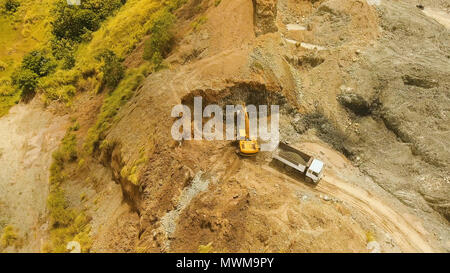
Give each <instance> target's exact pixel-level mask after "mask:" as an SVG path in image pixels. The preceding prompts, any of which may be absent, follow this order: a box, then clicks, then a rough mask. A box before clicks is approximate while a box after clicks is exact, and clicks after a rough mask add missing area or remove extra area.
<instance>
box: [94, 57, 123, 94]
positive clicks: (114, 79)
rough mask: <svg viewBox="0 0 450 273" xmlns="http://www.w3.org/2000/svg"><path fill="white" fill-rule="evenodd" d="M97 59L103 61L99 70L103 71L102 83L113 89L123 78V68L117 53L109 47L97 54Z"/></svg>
mask: <svg viewBox="0 0 450 273" xmlns="http://www.w3.org/2000/svg"><path fill="white" fill-rule="evenodd" d="M96 58H97V59H98V60H102V61H103V65H102V67H101V68H100V71H101V72H102V73H103V78H102V84H103V85H104V86H106V87H109V88H110V89H114V88H115V87H116V86H117V85H118V84H119V82H120V80H121V79H122V78H123V76H124V74H125V70H124V68H123V66H122V63H121V62H120V60H119V58H118V57H117V55H116V54H115V53H114V52H112V51H111V50H109V49H106V50H104V51H103V52H102V53H100V54H99V55H97V57H96Z"/></svg>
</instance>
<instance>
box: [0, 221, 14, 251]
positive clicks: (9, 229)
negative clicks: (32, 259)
mask: <svg viewBox="0 0 450 273" xmlns="http://www.w3.org/2000/svg"><path fill="white" fill-rule="evenodd" d="M18 240H19V237H18V236H17V233H16V231H15V229H14V227H13V226H10V225H8V226H6V227H5V228H4V229H3V234H2V237H1V238H0V244H1V246H2V248H6V247H8V246H12V245H17V243H18Z"/></svg>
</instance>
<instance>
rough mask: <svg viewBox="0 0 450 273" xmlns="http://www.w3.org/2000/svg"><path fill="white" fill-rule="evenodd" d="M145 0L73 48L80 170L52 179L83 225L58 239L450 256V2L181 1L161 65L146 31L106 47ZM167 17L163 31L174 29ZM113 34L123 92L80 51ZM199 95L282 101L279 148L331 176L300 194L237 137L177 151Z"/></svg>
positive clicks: (302, 187)
mask: <svg viewBox="0 0 450 273" xmlns="http://www.w3.org/2000/svg"><path fill="white" fill-rule="evenodd" d="M141 2H142V3H141ZM143 2H145V1H129V3H126V4H125V5H124V6H123V7H121V8H120V9H118V11H117V13H115V14H114V15H113V16H111V17H109V18H108V19H107V20H106V21H105V22H104V23H102V24H103V27H102V28H100V29H99V30H98V31H97V32H96V31H94V32H93V33H92V35H93V36H92V37H93V38H92V40H91V41H90V42H87V43H85V44H81V45H80V50H81V51H79V52H78V53H77V54H79V55H78V56H79V57H77V58H79V59H80V61H78V59H77V62H78V63H81V64H83V65H84V64H85V65H86V67H87V68H86V71H83V69H84V68H80V69H81V71H82V73H81V75H82V76H81V77H80V78H83V79H82V80H80V82H81V83H80V84H76V89H77V93H76V95H75V96H74V97H73V99H71V101H70V105H71V107H70V109H67V108H66V109H65V110H60V111H63V112H68V113H70V115H71V118H72V120H73V121H76V127H77V128H76V130H75V129H74V126H75V124H72V126H71V127H70V128H68V133H67V134H66V137H65V138H64V139H66V140H67V139H69V138H67V136H70V135H73V136H74V137H73V138H74V139H75V140H76V141H75V143H74V144H73V146H75V147H76V149H75V150H76V151H77V152H76V155H77V159H76V161H75V160H73V161H70V160H64V159H63V161H64V163H63V166H62V167H61V168H62V170H63V172H64V174H65V175H64V179H62V180H61V182H60V183H59V184H58V185H60V186H61V188H62V189H64V192H65V199H66V200H67V202H68V204H69V207H70V208H73V210H74V212H73V213H76V214H78V213H79V215H83V217H82V219H83V220H79V221H81V222H82V223H83V225H81V226H76V227H74V229H76V230H77V231H76V232H75V233H74V234H70V235H68V236H66V237H65V239H64V240H63V242H64V243H65V242H66V241H68V240H72V239H75V240H79V241H82V242H83V243H82V244H83V251H95V252H103V251H117V252H135V251H138V252H140V251H143V252H196V251H198V249H199V247H200V246H202V245H203V246H205V245H208V244H210V243H211V246H212V251H217V252H262V251H269V252H280V251H282V252H323V251H326V252H341V251H342V252H366V251H369V250H367V249H366V245H367V242H368V241H371V240H374V238H375V240H376V241H377V242H378V243H379V244H380V245H381V249H382V251H385V252H398V251H404V252H417V251H418V252H422V251H425V252H430V251H448V250H449V248H450V245H449V244H450V233H449V229H448V220H449V217H450V207H449V203H448V202H449V197H450V185H449V181H448V177H449V169H450V167H449V163H450V162H449V161H448V160H449V158H450V151H449V149H448V139H450V136H449V128H448V126H449V124H450V120H449V116H448V115H449V113H448V110H449V109H448V108H449V107H448V106H449V105H450V96H449V90H450V89H449V87H450V81H449V79H450V56H449V52H450V48H449V45H450V43H449V39H450V38H449V37H450V36H449V29H448V25H447V26H446V25H445V16H444V18H443V17H442V16H443V15H442V14H447V15H448V13H445V12H448V10H449V6H448V4H446V3H445V1H442V2H439V1H438V2H437V3H435V2H436V1H428V2H429V3H428V2H427V1H424V2H426V3H424V5H425V10H421V9H418V8H417V7H416V4H415V2H414V1H395V2H393V1H363V0H351V1H349V0H326V1H325V0H323V1H322V0H317V1H305V0H278V1H276V0H253V1H249V0H227V1H225V0H222V1H220V0H219V1H201V0H192V1H186V2H185V3H182V4H180V5H179V6H176V8H174V9H173V15H174V18H176V20H175V21H174V22H175V23H174V24H175V25H174V26H173V27H172V33H173V39H171V40H170V43H171V45H172V46H171V48H170V50H166V49H164V50H163V51H161V52H162V53H163V56H162V57H163V61H162V63H161V65H160V64H159V63H158V65H150V66H149V67H150V68H147V67H148V61H147V60H145V59H148V58H147V57H146V55H147V54H148V52H149V49H148V46H147V43H148V41H151V40H152V39H153V38H152V37H155V35H156V34H154V32H151V31H149V32H144V31H136V37H137V38H136V42H135V43H134V44H133V45H128V44H127V42H126V41H125V39H120V38H118V40H117V44H119V46H117V45H115V42H114V41H115V40H114V39H113V38H112V37H113V36H114V37H120V35H119V34H120V33H122V35H126V34H124V33H125V32H120V31H117V32H114V29H115V28H113V26H116V25H117V24H118V23H119V21H120V18H122V17H123V16H124V14H125V13H130V12H132V11H134V10H136V11H137V10H139V8H140V7H141V6H140V5H142V7H143V5H144V3H143ZM150 2H151V1H150ZM152 3H153V2H152ZM148 5H151V3H148ZM156 7H157V6H156V4H155V8H154V10H152V9H151V8H150V7H149V8H148V14H150V15H151V16H150V19H147V20H148V22H153V23H149V24H150V25H152V27H150V29H153V30H155V28H154V26H155V25H157V24H156V23H154V22H163V23H164V22H166V21H162V20H160V21H158V20H159V19H155V18H160V17H155V16H156V15H154V14H157V13H158V12H160V11H158V8H156ZM140 10H142V8H141V9H140ZM436 10H439V11H444V13H439V14H440V15H439V16H441V17H436V14H437V13H436V12H435V11H436ZM123 18H124V17H123ZM168 18H169V17H168ZM168 20H169V19H168ZM136 21H138V19H136ZM163 23H162V24H163ZM124 24H130V26H133V24H139V25H141V26H142V25H146V24H147V21H146V19H145V17H144V16H142V21H141V22H128V21H127V22H125V21H124ZM105 29H106V30H108V31H106V30H105ZM108 33H110V34H108ZM115 35H117V36H115ZM102 37H103V38H102ZM102 39H105V40H106V43H107V44H108V45H111V48H112V49H113V50H115V52H116V54H118V56H119V57H120V62H121V63H122V64H123V65H124V66H125V69H126V72H125V76H124V78H123V79H122V81H121V82H120V83H119V84H118V85H117V87H116V88H115V89H113V88H112V89H111V90H108V89H105V90H103V92H100V93H94V92H93V90H99V89H98V86H97V85H96V79H99V78H100V77H101V76H102V75H103V74H100V73H97V72H96V71H99V70H96V69H97V68H95V67H93V68H91V66H89V59H88V57H83V56H88V55H89V54H90V55H92V54H91V52H95V50H96V49H97V47H98V46H99V45H100V42H101V40H102ZM84 49H86V51H85V52H89V53H87V54H85V55H84V54H83V53H82V52H84V51H83V50H84ZM125 49H126V50H125ZM166 51H167V52H166ZM150 52H152V54H154V50H153V51H150ZM152 56H153V57H152V59H151V61H150V62H153V61H154V60H155V59H154V58H155V55H152ZM144 57H145V58H144ZM75 67H78V66H75ZM88 71H93V72H92V75H91V74H87V76H86V74H83V73H88ZM96 73H97V74H96ZM102 73H103V72H102ZM195 96H202V98H203V104H204V106H205V105H206V104H213V103H214V104H219V105H221V106H224V105H227V104H240V103H242V102H246V103H247V104H255V105H261V104H263V105H271V104H276V105H280V110H281V111H280V113H281V115H280V136H281V140H282V141H286V142H288V143H290V144H291V145H293V146H296V147H298V148H301V149H302V150H304V151H306V152H308V153H310V154H312V155H314V156H316V157H318V158H320V159H321V160H323V161H324V162H325V164H326V170H325V176H324V178H323V181H321V182H320V183H319V185H317V186H312V185H310V184H308V183H305V182H304V181H303V179H302V178H301V177H298V176H297V175H295V173H293V172H292V171H290V170H288V169H286V168H284V167H283V166H280V165H278V164H276V163H275V162H273V161H271V157H270V153H265V152H262V153H260V154H259V155H258V156H257V157H255V158H250V159H248V158H245V159H244V158H241V157H239V156H238V155H236V153H235V149H236V145H235V143H233V142H230V141H205V140H203V141H183V142H178V141H175V140H173V138H172V136H171V127H172V124H173V122H174V121H175V119H174V118H173V117H171V111H172V108H173V106H175V105H177V104H180V103H182V104H185V105H188V106H189V107H192V106H193V98H194V97H195ZM54 104H57V105H59V104H58V103H54V102H52V103H51V105H54ZM94 133H96V134H94ZM94 136H95V137H94ZM64 139H63V144H62V146H61V147H65V146H64V145H66V146H67V141H66V142H65V141H64ZM64 143H66V144H64ZM89 147H90V149H89ZM60 149H62V148H60ZM86 151H87V152H86ZM54 161H55V160H54ZM51 176H52V173H51ZM75 211H76V212H75ZM50 214H51V213H50ZM50 219H51V218H50ZM74 219H75V218H74ZM76 219H79V218H78V217H77V218H76ZM44 222H45V221H43V220H41V224H43V223H44ZM87 227H88V228H87ZM47 231H48V234H49V235H48V236H47V238H44V239H43V241H46V240H47V241H50V242H52V243H50V246H46V245H45V243H43V244H42V248H43V249H44V250H47V251H57V250H58V248H57V244H56V243H55V242H56V241H57V240H55V239H54V238H55V236H56V238H59V237H57V236H58V235H55V232H54V230H52V227H51V221H50V226H49V227H48V230H47ZM52 232H53V233H52ZM25 233H26V232H25ZM86 235H87V237H86ZM44 237H45V236H44ZM11 249H12V248H8V250H11Z"/></svg>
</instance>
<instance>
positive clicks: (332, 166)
mask: <svg viewBox="0 0 450 273" xmlns="http://www.w3.org/2000/svg"><path fill="white" fill-rule="evenodd" d="M300 146H302V147H303V148H302V149H303V150H305V151H308V152H310V153H311V154H313V155H318V154H319V151H320V153H321V154H322V155H321V156H318V158H320V159H323V160H324V161H325V165H326V169H325V172H324V178H323V179H322V180H321V181H320V182H319V184H318V185H317V186H313V185H311V184H307V183H305V185H310V187H311V188H313V189H314V190H316V191H318V192H320V193H323V194H327V195H330V196H334V197H336V198H337V199H340V200H341V201H343V202H344V203H346V204H348V205H349V206H350V207H351V208H353V209H356V210H357V211H358V212H359V213H361V214H362V215H363V216H365V217H366V218H367V219H368V220H369V221H370V222H371V223H373V224H375V225H376V226H377V227H379V228H381V229H383V230H384V231H385V232H386V233H388V234H389V235H390V236H391V237H392V239H393V240H394V242H395V243H396V244H397V246H398V247H399V248H400V249H401V250H402V251H403V252H435V251H439V250H437V249H435V248H433V247H432V246H431V244H430V243H429V242H428V241H429V240H428V238H429V237H428V236H429V234H428V233H427V231H426V230H425V229H424V228H423V227H422V224H421V222H420V220H419V219H417V218H415V217H414V216H412V215H408V213H406V212H405V213H401V212H402V211H405V208H393V207H391V205H390V204H389V203H390V202H388V201H387V200H383V199H384V198H386V197H381V196H378V194H377V193H375V192H369V191H367V190H366V189H363V188H362V187H358V186H356V185H354V184H353V183H350V182H348V181H346V180H345V179H343V178H340V177H339V175H337V174H338V173H339V171H340V170H342V169H343V166H344V163H345V165H347V166H351V163H350V162H349V161H348V160H347V159H346V158H344V157H343V156H342V155H340V154H338V153H337V152H335V151H333V150H331V149H329V148H327V147H325V146H322V145H319V144H316V143H303V144H302V145H300ZM263 169H265V170H267V171H270V172H271V173H272V174H273V175H274V177H278V178H282V179H283V180H284V181H288V182H290V183H292V184H299V181H298V180H296V179H294V178H293V177H291V176H289V175H287V174H284V173H281V172H278V171H277V170H275V169H273V168H271V167H269V166H264V167H263ZM347 169H348V168H347ZM351 171H352V172H358V170H357V169H356V168H351ZM355 176H357V175H356V174H355ZM345 177H347V175H346V176H345ZM349 177H350V176H349Z"/></svg>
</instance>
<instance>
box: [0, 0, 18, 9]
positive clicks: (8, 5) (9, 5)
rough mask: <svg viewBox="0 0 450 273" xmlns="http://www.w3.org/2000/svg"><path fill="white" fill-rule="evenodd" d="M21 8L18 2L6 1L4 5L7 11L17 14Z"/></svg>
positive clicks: (14, 0)
mask: <svg viewBox="0 0 450 273" xmlns="http://www.w3.org/2000/svg"><path fill="white" fill-rule="evenodd" d="M19 7H20V3H19V1H16V0H6V1H5V4H4V8H5V10H6V11H9V12H16V11H17V9H18V8H19Z"/></svg>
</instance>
